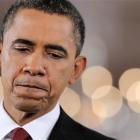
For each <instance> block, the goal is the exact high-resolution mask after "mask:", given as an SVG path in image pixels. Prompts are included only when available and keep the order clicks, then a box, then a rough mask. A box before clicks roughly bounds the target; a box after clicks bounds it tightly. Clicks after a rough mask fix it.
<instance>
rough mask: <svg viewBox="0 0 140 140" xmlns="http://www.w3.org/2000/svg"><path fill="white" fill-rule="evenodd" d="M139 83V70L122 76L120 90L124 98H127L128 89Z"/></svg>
mask: <svg viewBox="0 0 140 140" xmlns="http://www.w3.org/2000/svg"><path fill="white" fill-rule="evenodd" d="M137 81H140V69H139V68H133V69H129V70H127V71H125V72H124V73H123V74H122V76H121V78H120V80H119V88H120V91H121V94H122V95H123V97H124V98H127V94H128V89H129V88H130V87H131V86H132V85H133V84H134V83H135V82H137Z"/></svg>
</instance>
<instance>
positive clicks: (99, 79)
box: [82, 66, 112, 97]
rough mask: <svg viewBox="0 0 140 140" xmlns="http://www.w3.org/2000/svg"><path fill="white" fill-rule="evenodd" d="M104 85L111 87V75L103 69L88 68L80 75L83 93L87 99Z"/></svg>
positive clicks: (99, 67) (97, 67) (98, 67)
mask: <svg viewBox="0 0 140 140" xmlns="http://www.w3.org/2000/svg"><path fill="white" fill-rule="evenodd" d="M105 85H112V75H111V73H110V72H109V71H108V70H107V69H105V68H104V67H101V66H96V67H95V66H94V67H89V68H88V69H86V70H85V72H84V73H83V75H82V88H83V92H84V93H85V95H87V96H89V97H91V96H92V94H93V92H94V91H95V90H96V89H97V88H99V87H102V86H105Z"/></svg>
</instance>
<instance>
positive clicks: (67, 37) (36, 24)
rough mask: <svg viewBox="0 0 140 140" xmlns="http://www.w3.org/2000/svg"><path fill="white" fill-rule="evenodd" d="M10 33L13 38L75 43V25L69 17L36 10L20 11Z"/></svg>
mask: <svg viewBox="0 0 140 140" xmlns="http://www.w3.org/2000/svg"><path fill="white" fill-rule="evenodd" d="M10 31H11V32H12V31H13V32H14V34H13V36H16V35H18V36H20V37H25V36H26V37H27V38H28V37H29V38H32V39H33V40H37V39H39V40H40V41H41V40H42V41H44V40H46V41H47V40H49V41H51V40H52V41H60V42H61V41H63V42H67V43H74V35H73V24H72V21H71V20H70V19H69V18H68V17H66V16H62V15H57V14H49V13H46V12H42V11H39V10H34V9H20V10H19V11H18V12H17V14H16V16H15V18H14V21H13V23H12V25H11V26H10V28H9V29H8V31H7V32H10Z"/></svg>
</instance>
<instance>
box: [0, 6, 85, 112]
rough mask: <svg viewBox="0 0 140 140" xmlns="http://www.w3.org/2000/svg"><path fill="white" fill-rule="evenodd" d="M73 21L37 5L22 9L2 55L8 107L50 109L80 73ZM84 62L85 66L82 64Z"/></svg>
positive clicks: (16, 108)
mask: <svg viewBox="0 0 140 140" xmlns="http://www.w3.org/2000/svg"><path fill="white" fill-rule="evenodd" d="M75 54H76V46H75V42H74V38H73V27H72V23H71V21H70V20H69V19H68V18H67V17H65V16H58V15H56V14H53V15H51V14H47V13H43V12H41V11H37V10H33V9H23V10H20V11H19V12H18V13H17V15H16V17H15V19H14V22H13V23H12V25H11V27H10V28H9V29H8V31H7V32H6V33H5V34H4V40H3V44H2V55H1V61H2V64H1V68H2V74H1V75H2V84H3V88H4V106H5V108H6V109H7V111H9V112H10V111H12V110H20V111H25V112H31V113H36V112H41V111H42V112H43V111H44V112H45V111H46V112H47V111H49V110H50V109H52V108H53V106H54V105H55V104H56V103H57V101H58V99H59V96H60V95H61V93H62V92H63V90H64V89H65V87H66V86H67V85H68V84H71V83H73V82H74V81H75V79H77V78H78V77H79V76H80V73H81V71H82V70H83V68H84V61H81V60H83V59H81V58H80V59H79V58H76V59H75ZM80 65H81V70H80V69H78V68H80V67H79V66H80Z"/></svg>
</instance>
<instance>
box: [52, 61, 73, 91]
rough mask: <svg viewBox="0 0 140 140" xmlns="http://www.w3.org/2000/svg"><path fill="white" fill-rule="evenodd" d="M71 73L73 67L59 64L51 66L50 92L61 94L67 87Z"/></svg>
mask: <svg viewBox="0 0 140 140" xmlns="http://www.w3.org/2000/svg"><path fill="white" fill-rule="evenodd" d="M72 71H73V65H72V64H71V65H70V64H69V63H67V64H65V65H64V64H63V65H62V64H61V65H58V66H57V65H53V68H52V70H51V71H50V72H51V73H50V82H51V86H52V90H55V91H56V92H60V93H61V92H62V91H63V90H64V89H65V87H66V86H67V85H68V81H69V79H70V78H71V74H72Z"/></svg>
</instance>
